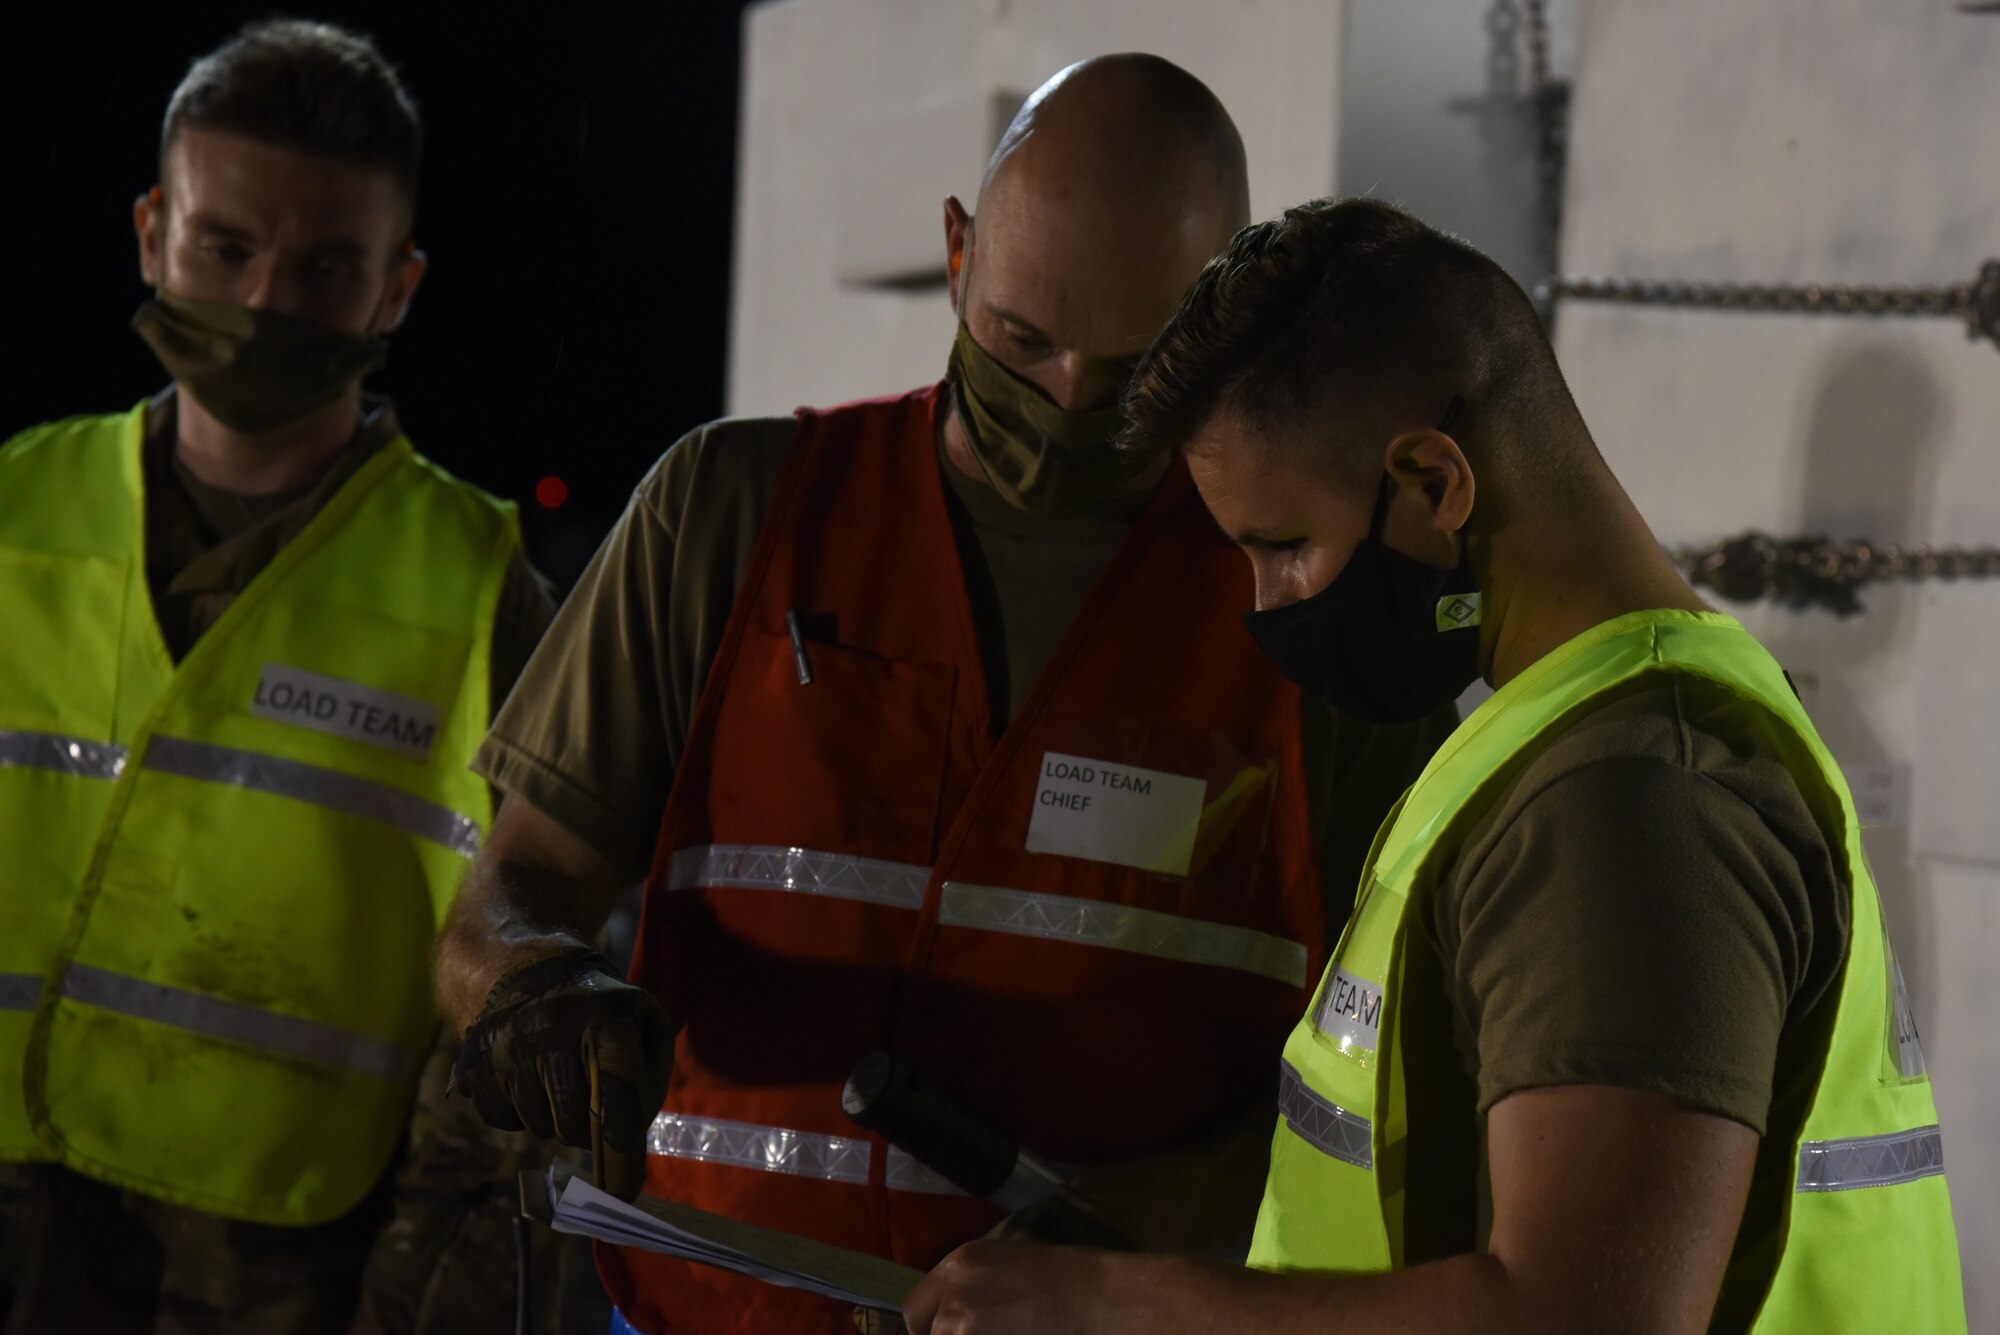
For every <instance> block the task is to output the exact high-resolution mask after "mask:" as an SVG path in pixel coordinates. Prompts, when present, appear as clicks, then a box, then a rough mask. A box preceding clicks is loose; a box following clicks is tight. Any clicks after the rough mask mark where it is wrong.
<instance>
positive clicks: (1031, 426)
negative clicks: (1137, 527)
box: [945, 323, 1157, 514]
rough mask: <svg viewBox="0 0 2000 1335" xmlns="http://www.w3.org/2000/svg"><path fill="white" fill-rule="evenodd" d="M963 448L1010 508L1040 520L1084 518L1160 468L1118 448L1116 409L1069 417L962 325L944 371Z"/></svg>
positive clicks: (1075, 413) (1113, 406) (1150, 460)
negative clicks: (1115, 442) (1054, 516)
mask: <svg viewBox="0 0 2000 1335" xmlns="http://www.w3.org/2000/svg"><path fill="white" fill-rule="evenodd" d="M945 379H946V381H947V382H948V383H949V384H950V386H951V392H952V396H953V398H954V400H955V402H956V403H957V405H958V420H959V425H960V426H961V427H962V428H963V429H964V431H965V442H966V445H967V446H968V447H969V448H970V449H971V451H972V457H973V458H974V459H975V460H976V461H977V462H978V464H979V471H980V472H981V473H983V474H984V475H985V477H986V481H987V482H988V483H989V484H991V486H992V487H993V490H995V491H997V492H999V493H1000V495H1001V497H1002V498H1003V499H1004V500H1006V501H1007V502H1008V504H1010V505H1012V506H1014V507H1015V508H1017V509H1021V510H1033V511H1036V512H1039V513H1042V514H1079V513H1081V512H1083V511H1086V510H1089V509H1092V508H1094V507H1095V506H1098V505H1100V504H1102V503H1103V502H1105V501H1107V500H1109V499H1111V498H1112V497H1114V496H1121V495H1124V494H1126V493H1128V492H1131V491H1133V490H1134V489H1136V488H1137V487H1138V486H1139V485H1141V484H1142V483H1143V482H1144V480H1145V479H1146V477H1147V476H1148V474H1149V473H1150V471H1151V470H1152V469H1153V467H1154V466H1155V464H1156V462H1157V461H1156V460H1153V459H1151V458H1148V457H1147V456H1145V455H1143V454H1136V453H1133V452H1131V451H1128V450H1120V449H1117V448H1114V447H1113V445H1112V444H1111V441H1112V438H1113V437H1115V436H1116V435H1117V434H1118V430H1119V427H1120V426H1121V425H1122V418H1121V417H1120V415H1119V411H1118V407H1117V405H1116V404H1113V405H1112V406H1110V407H1108V408H1098V409H1094V410H1093V411H1090V412H1083V413H1077V412H1069V411H1067V410H1066V409H1063V408H1059V407H1057V406H1056V405H1055V404H1053V403H1051V402H1049V400H1048V399H1047V398H1045V397H1044V396H1043V395H1042V393H1041V392H1040V391H1039V390H1037V389H1036V388H1035V387H1034V386H1033V385H1030V384H1028V383H1027V382H1026V381H1024V380H1022V379H1020V378H1019V377H1018V376H1016V375H1015V374H1014V373H1013V372H1012V371H1009V370H1008V369H1007V368H1006V367H1004V366H1002V365H1001V364H1000V363H999V362H997V361H995V360H993V358H992V357H991V356H989V355H988V354H987V352H986V350H985V349H984V348H982V347H980V346H979V344H978V343H976V342H974V341H973V338H972V333H971V331H970V330H968V329H967V328H966V327H965V325H964V324H963V323H961V324H960V325H959V326H958V337H957V338H956V339H955V340H953V342H952V345H951V362H950V366H949V369H948V370H947V371H946V373H945Z"/></svg>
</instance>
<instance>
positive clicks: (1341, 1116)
mask: <svg viewBox="0 0 2000 1335" xmlns="http://www.w3.org/2000/svg"><path fill="white" fill-rule="evenodd" d="M1278 1064H1279V1066H1280V1067H1281V1068H1282V1070H1281V1071H1280V1072H1279V1077H1278V1111H1279V1112H1280V1113H1281V1114H1283V1115H1284V1118H1285V1125H1286V1126H1288V1127H1290V1128H1291V1129H1292V1134H1294V1135H1296V1136H1297V1137H1298V1138H1299V1139H1300V1140H1303V1141H1304V1142H1305V1143H1306V1144H1308V1145H1310V1146H1312V1147H1313V1148H1314V1149H1316V1150H1318V1151H1319V1152H1320V1153H1321V1154H1327V1155H1331V1156H1332V1157H1334V1158H1336V1159H1338V1160H1340V1161H1341V1162H1342V1163H1351V1164H1353V1165H1354V1166H1355V1167H1356V1168H1367V1169H1371V1170H1372V1169H1373V1168H1374V1167H1375V1147H1374V1144H1373V1142H1372V1141H1371V1139H1370V1132H1371V1131H1372V1128H1371V1127H1370V1126H1369V1124H1368V1119H1367V1118H1366V1117H1362V1116H1360V1115H1359V1114H1357V1113H1351V1112H1349V1111H1347V1109H1345V1108H1342V1107H1340V1106H1339V1105H1337V1104H1333V1103H1329V1102H1327V1101H1326V1100H1325V1099H1323V1098H1321V1097H1320V1096H1319V1095H1318V1094H1315V1093H1314V1092H1313V1091H1312V1089H1311V1087H1309V1086H1308V1085H1307V1084H1306V1081H1305V1077H1304V1076H1302V1075H1300V1074H1299V1072H1298V1068H1297V1067H1295V1066H1293V1065H1292V1064H1291V1063H1290V1062H1288V1061H1282V1060H1281V1061H1280V1062H1279V1063H1278Z"/></svg>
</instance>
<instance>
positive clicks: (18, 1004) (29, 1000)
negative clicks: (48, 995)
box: [0, 973, 42, 1011]
mask: <svg viewBox="0 0 2000 1335" xmlns="http://www.w3.org/2000/svg"><path fill="white" fill-rule="evenodd" d="M41 999H42V976H41V975H40V974H37V973H0V1011H31V1010H33V1009H34V1008H35V1007H36V1005H37V1004H39V1003H40V1002H41Z"/></svg>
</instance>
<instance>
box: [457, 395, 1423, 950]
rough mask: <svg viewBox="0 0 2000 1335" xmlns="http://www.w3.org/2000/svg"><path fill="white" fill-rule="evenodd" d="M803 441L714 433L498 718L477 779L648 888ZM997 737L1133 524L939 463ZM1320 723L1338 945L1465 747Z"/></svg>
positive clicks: (620, 546)
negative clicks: (740, 602)
mask: <svg viewBox="0 0 2000 1335" xmlns="http://www.w3.org/2000/svg"><path fill="white" fill-rule="evenodd" d="M797 425H798V424H797V422H796V421H795V420H794V419H792V418H789V417H770V418H734V419H724V420H722V421H719V422H713V423H710V424H708V425H706V426H703V427H699V428H697V429H696V430H694V431H692V432H690V433H689V434H688V435H687V436H685V437H683V438H682V439H681V440H680V441H678V442H676V443H675V444H674V446H673V447H672V448H671V449H669V450H668V451H667V452H666V454H665V455H664V456H663V457H662V458H661V459H660V461H659V463H658V464H657V465H655V467H654V468H653V470H652V471H651V472H650V473H648V474H647V476H646V477H645V479H644V480H643V481H642V482H641V483H640V484H639V487H638V490H637V491H636V493H635V494H634V495H633V498H632V503H631V505H630V506H629V507H627V509H626V511H625V514H624V516H623V517H622V518H621V519H620V520H619V521H618V524H617V526H616V527H615V528H614V529H613V530H612V531H611V534H610V536H609V537H607V538H606V539H605V541H604V545H603V546H602V547H601V548H599V550H598V552H597V555H596V556H595V557H594V558H593V559H592V561H591V564H590V566H589V568H588V569H587V570H585V572H584V574H583V577H582V579H580V580H579V581H578V582H577V585H576V588H575V589H574V590H573V591H572V592H571V594H570V596H569V599H568V601H567V602H565V603H564V604H563V607H562V610H561V611H560V612H558V613H557V615H556V620H555V624H554V625H553V626H552V627H551V628H550V630H549V634H548V636H547V637H546V638H545V639H544V640H543V641H542V645H541V647H540V648H539V649H537V650H536V652H535V656H534V658H533V659H532V660H530V662H529V664H528V666H527V668H526V670H525V671H524V672H523V673H522V675H521V680H520V683H519V685H518V686H517V687H516V688H515V691H514V694H513V696H512V697H511V698H510V699H509V700H508V701H507V703H506V705H505V706H504V707H503V708H502V709H501V711H500V715H499V717H498V719H496V720H495V722H494V725H493V731H492V733H491V735H489V736H488V737H487V739H486V742H485V744H484V745H483V746H482V747H481V748H480V750H479V753H478V755H477V756H476V757H475V758H474V760H473V769H474V770H476V771H478V772H479V773H480V774H483V775H485V776H486V777H487V778H488V779H489V780H490V781H491V782H492V783H493V785H494V786H495V787H497V788H500V789H502V790H503V791H505V792H509V793H513V794H516V795H517V796H519V797H521V798H522V799H524V800H526V801H527V802H529V803H531V804H533V805H534V806H535V807H537V808H539V809H540V810H542V811H543V812H546V813H547V814H548V815H550V816H552V817H553V818H555V819H556V820H558V821H560V822H561V823H562V824H563V825H565V826H566V827H568V828H569V829H570V830H572V831H574V832H575V833H576V834H577V835H579V836H580V837H582V838H583V839H585V840H586V841H588V842H589V843H590V844H592V845H593V846H594V847H595V848H597V849H598V850H599V851H600V852H602V853H603V854H604V855H605V857H606V858H607V859H608V860H609V861H610V862H611V863H612V864H613V865H614V866H615V867H617V868H618V869H619V871H620V872H621V873H622V874H623V875H625V876H628V877H630V878H632V879H634V880H636V879H638V878H639V877H641V876H643V875H644V874H645V872H646V869H647V867H648V864H649V863H650V860H651V856H652V852H653V844H654V840H655V838H656V836H657V835H658V833H659V825H660V816H661V812H662V810H663V809H664V808H665V805H666V798H667V790H668V788H669V787H670V786H671V784H672V782H673V772H674V765H675V762H676V761H677V760H678V759H679V757H680V754H681V750H682V747H683V746H684V744H685V743H686V741H687V736H688V729H689V727H690V726H691V724H692V721H693V718H694V713H695V706H696V703H697V701H698V699H699V697H700V693H701V688H702V684H703V682H704V680H705V679H706V677H707V673H708V665H709V663H710V662H711V661H713V659H714V657H715V652H716V648H717V646H718V644H719V643H720V641H721V639H722V632H723V628H724V626H725V625H727V623H728V620H729V613H730V608H731V605H732V604H733V603H734V601H735V596H736V588H737V586H738V584H739V583H740V582H741V580H742V575H743V571H744V568H745V567H746V566H747V565H748V563H749V559H750V555H751V553H752V551H753V550H754V548H755V546H756V542H757V534H758V529H759V528H760V527H761V525H762V523H763V520H764V516H765V514H766V513H767V512H768V511H769V509H770V505H771V500H772V498H773V497H774V495H775V494H776V492H777V486H778V479H779V477H780V476H781V475H782V473H783V472H784V468H785V461H786V459H787V457H788V455H789V454H790V451H791V447H792V440H793V437H794V435H795V433H796V431H797ZM939 467H940V468H941V469H943V470H944V475H945V477H946V478H947V479H949V481H950V486H949V488H948V491H947V495H948V496H949V497H950V503H951V508H952V511H953V514H952V518H953V522H954V527H955V530H956V532H957V534H958V538H959V548H960V556H961V559H962V561H963V564H964V567H965V569H966V572H967V584H968V586H969V590H970V597H971V601H972V610H973V616H974V620H975V624H976V625H977V628H978V632H979V639H980V649H981V653H982V656H983V660H984V667H985V670H986V676H987V680H988V682H989V684H990V689H991V691H992V695H993V702H992V703H993V709H994V717H995V718H996V720H1004V719H1005V718H1008V717H1011V716H1012V713H1013V710H1014V709H1015V708H1017V707H1018V706H1019V705H1020V703H1021V701H1022V700H1023V699H1024V698H1025V697H1026V695H1027V693H1028V691H1029V689H1030V688H1031V687H1032V686H1033V684H1034V681H1035V678H1036V676H1037V675H1038V674H1039V673H1040V672H1041V669H1042V665H1043V663H1044V662H1046V661H1047V659H1048V657H1049V655H1050V654H1051V653H1052V652H1054V649H1055V646H1056V643H1057V641H1058V640H1059V639H1060V637H1061V635H1062V633H1063V631H1064V630H1065V629H1066V628H1067V627H1068V625H1069V623H1070V621H1071V619H1072V618H1073V617H1074V616H1075V615H1076V613H1077V611H1078V609H1079V608H1080V607H1081V605H1082V603H1083V601H1084V599H1085V597H1086V596H1087V595H1088V593H1089V592H1090V589H1091V587H1092V586H1093V585H1094V584H1095V583H1096V581H1097V578H1098V576H1099V575H1100V574H1101V573H1102V572H1103V569H1104V567H1105V565H1106V564H1107V563H1108V562H1109V561H1110V559H1111V555H1112V553H1113V552H1114V551H1116V549H1117V547H1118V545H1119V543H1120V542H1122V541H1123V539H1124V536H1125V532H1126V527H1127V518H1129V516H1128V517H1120V516H1116V515H1114V516H1110V517H1106V516H1102V515H1096V516H1092V515H1085V516H1074V517H1053V516H1045V515H1030V514H1025V513H1023V512H1021V511H1019V510H1016V509H1014V508H1013V507H1011V506H1009V505H1007V504H1006V503H1005V502H1004V501H1002V500H1001V499H1000V498H999V497H998V496H997V495H996V494H994V493H993V492H992V491H991V490H990V489H989V488H987V487H985V486H984V484H983V483H980V482H978V481H976V480H974V479H971V478H968V477H966V476H965V475H964V474H962V473H960V472H959V471H958V470H957V469H956V468H955V467H953V466H952V465H951V464H950V463H948V462H946V461H945V460H944V459H943V458H942V452H940V461H939ZM1454 722H1455V715H1453V714H1452V713H1451V711H1449V710H1446V711H1444V712H1443V713H1441V714H1439V715H1438V716H1436V717H1434V718H1432V719H1429V720H1426V721H1425V722H1423V723H1420V724H1416V725H1413V726H1410V727H1403V728H1380V727H1370V726H1367V725H1363V724H1360V723H1356V722H1355V721H1353V720H1352V719H1349V718H1347V717H1345V716H1343V715H1338V714H1336V713H1335V712H1334V711H1333V710H1331V709H1326V708H1323V707H1317V706H1313V707H1309V708H1308V709H1307V711H1306V736H1305V750H1306V772H1307V781H1308V785H1309V787H1310V794H1309V796H1310V800H1311V803H1312V811H1313V823H1314V827H1315V832H1316V834H1317V837H1318V848H1319V852H1320V859H1321V865H1322V867H1323V868H1324V889H1325V893H1326V907H1327V912H1326V918H1327V932H1328V935H1329V938H1331V937H1332V936H1333V935H1335V934H1337V933H1338V932H1339V930H1340V926H1341V924H1342V923H1344V922H1345V921H1346V918H1347V915H1348V912H1349V910H1350V909H1351V907H1352V904H1353V899H1354V887H1355V883H1356V880H1357V878H1358V874H1359V871H1360V867H1361V862H1362V859H1363V858H1364V857H1365V856H1366V854H1367V851H1368V846H1369V844H1370V842H1371V841H1372V839H1373V837H1374V834H1375V830H1376V828H1377V826H1379V825H1380V823H1381V821H1382V818H1383V817H1384V816H1385V815H1387V814H1388V810H1389V808H1390V807H1391V806H1392V805H1393V804H1394V803H1395V800H1396V798H1397V797H1398V796H1400V795H1401V793H1402V791H1403V789H1404V788H1406V787H1408V786H1409V784H1410V782H1411V781H1412V780H1414V779H1415V778H1416V775H1417V773H1418V771H1419V770H1421V769H1422V767H1423V765H1424V762H1425V761H1426V760H1428V759H1429V758H1430V755H1431V752H1432V751H1434V750H1435V749H1436V748H1437V746H1438V744H1439V743H1440V742H1442V741H1443V740H1444V738H1445V736H1446V735H1448V734H1449V732H1450V730H1451V727H1452V725H1453V723H1454Z"/></svg>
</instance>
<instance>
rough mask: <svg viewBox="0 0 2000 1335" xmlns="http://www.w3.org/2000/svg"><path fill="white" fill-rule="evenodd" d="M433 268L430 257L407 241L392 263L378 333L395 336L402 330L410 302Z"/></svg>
mask: <svg viewBox="0 0 2000 1335" xmlns="http://www.w3.org/2000/svg"><path fill="white" fill-rule="evenodd" d="M429 267H430V256H428V255H426V254H424V252H423V251H421V250H418V249H417V243H416V242H415V241H414V240H411V241H405V242H403V248H402V250H401V251H400V252H398V254H397V256H396V258H395V259H394V260H392V261H390V264H389V286H388V287H387V288H386V289H385V290H384V291H383V293H382V305H381V307H380V308H379V309H377V311H376V312H375V327H374V329H373V330H372V331H371V332H372V333H375V334H393V333H395V332H396V330H398V329H400V328H402V326H403V317H404V316H406V315H408V314H409V313H410V302H411V301H412V300H413V299H414V298H415V297H416V295H417V287H418V285H419V284H421V283H422V282H423V281H424V270H425V269H427V268H429Z"/></svg>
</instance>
